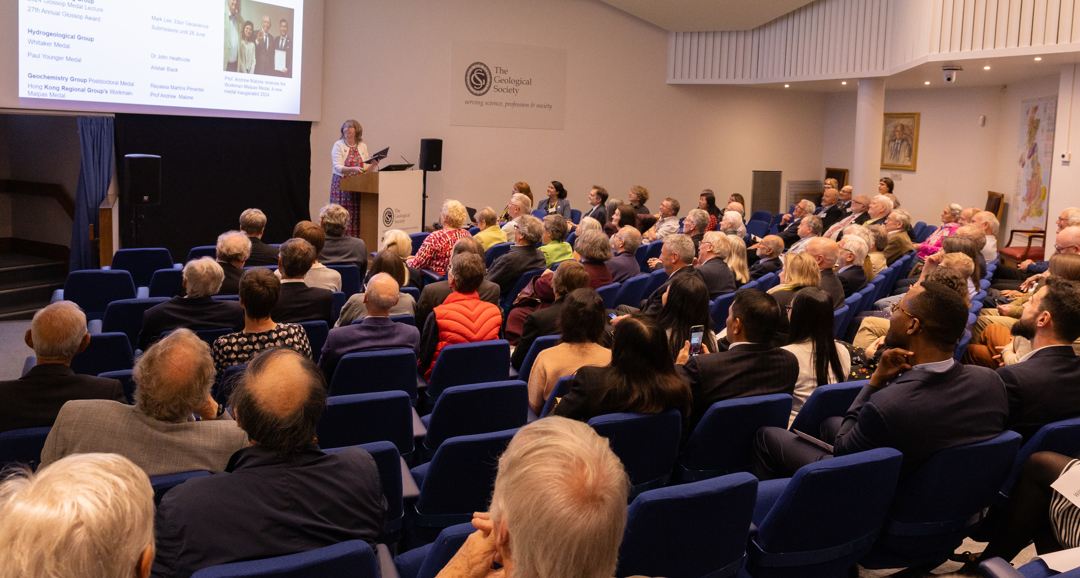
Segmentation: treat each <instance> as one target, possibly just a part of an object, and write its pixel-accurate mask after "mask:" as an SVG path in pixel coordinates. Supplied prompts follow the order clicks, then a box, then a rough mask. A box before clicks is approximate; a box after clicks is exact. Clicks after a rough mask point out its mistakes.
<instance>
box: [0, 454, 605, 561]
mask: <svg viewBox="0 0 1080 578" xmlns="http://www.w3.org/2000/svg"><path fill="white" fill-rule="evenodd" d="M616 462H618V460H617V459H616ZM624 483H625V482H624ZM153 561H154V489H153V488H152V487H150V480H149V479H147V477H146V474H144V473H143V472H142V470H140V469H139V467H138V466H136V465H135V464H133V463H131V460H128V459H127V458H124V457H123V456H118V455H113V454H83V455H77V456H70V457H67V458H64V459H62V460H60V461H58V462H56V463H54V464H52V465H50V466H48V467H45V468H40V469H38V471H37V472H36V473H33V472H31V471H30V470H29V469H26V468H24V469H20V470H15V471H13V472H10V475H9V476H8V477H7V478H6V479H4V481H3V483H0V568H3V569H4V570H3V572H4V575H5V576H13V577H14V576H19V577H31V576H64V577H65V578H103V577H117V578H119V577H124V578H127V577H135V578H147V577H148V576H150V565H151V564H152V563H153Z"/></svg>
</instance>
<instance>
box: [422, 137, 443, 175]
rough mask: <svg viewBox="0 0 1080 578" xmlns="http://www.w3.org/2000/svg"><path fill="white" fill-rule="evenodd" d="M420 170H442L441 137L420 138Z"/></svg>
mask: <svg viewBox="0 0 1080 578" xmlns="http://www.w3.org/2000/svg"><path fill="white" fill-rule="evenodd" d="M420 170H422V171H441V170H442V139H441V138H422V139H420Z"/></svg>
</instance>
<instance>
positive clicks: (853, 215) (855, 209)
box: [823, 187, 870, 241]
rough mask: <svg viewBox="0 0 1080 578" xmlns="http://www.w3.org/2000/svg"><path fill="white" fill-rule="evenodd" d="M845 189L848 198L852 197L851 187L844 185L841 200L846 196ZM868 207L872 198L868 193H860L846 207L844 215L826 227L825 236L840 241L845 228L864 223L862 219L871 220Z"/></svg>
mask: <svg viewBox="0 0 1080 578" xmlns="http://www.w3.org/2000/svg"><path fill="white" fill-rule="evenodd" d="M843 191H847V195H848V198H849V199H850V197H851V188H850V187H844V188H843V189H841V193H840V196H841V200H842V199H843V196H844V192H843ZM868 208H870V198H869V197H867V196H866V195H859V196H857V197H855V198H854V199H850V201H849V202H848V204H847V207H846V208H845V209H844V216H843V217H842V218H841V219H840V220H839V221H837V222H836V223H835V224H833V226H831V227H829V228H827V229H825V232H824V233H823V236H825V237H828V238H830V239H832V240H833V241H839V240H840V236H841V235H842V234H843V233H842V232H843V230H844V229H846V228H847V227H850V226H851V225H861V224H862V223H861V222H860V220H861V221H863V222H865V221H869V220H870V215H869V214H868V213H867V212H866V210H867V209H868Z"/></svg>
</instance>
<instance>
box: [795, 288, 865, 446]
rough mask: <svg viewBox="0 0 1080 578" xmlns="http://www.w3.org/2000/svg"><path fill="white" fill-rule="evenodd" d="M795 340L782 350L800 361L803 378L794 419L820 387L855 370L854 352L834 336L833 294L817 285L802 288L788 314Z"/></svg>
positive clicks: (798, 389) (796, 388) (800, 382)
mask: <svg viewBox="0 0 1080 578" xmlns="http://www.w3.org/2000/svg"><path fill="white" fill-rule="evenodd" d="M788 319H789V325H790V328H791V330H790V331H791V343H789V344H788V345H785V346H784V347H783V348H782V349H784V350H786V351H790V352H791V353H792V354H794V355H795V358H796V359H798V360H799V379H798V380H797V381H796V382H795V393H794V394H792V404H791V418H790V419H789V420H788V425H789V426H790V425H791V422H792V421H795V416H796V415H798V413H799V410H800V409H802V406H803V404H804V403H806V400H807V399H808V398H809V397H810V394H812V393H814V390H815V389H817V388H818V386H821V385H825V384H828V383H840V382H842V381H844V380H845V376H847V374H848V372H849V371H851V352H850V351H848V348H847V346H845V345H844V344H842V343H840V342H839V341H836V340H835V339H834V338H833V306H832V299H830V298H829V295H828V294H827V293H825V292H824V291H822V290H821V289H819V288H817V287H810V288H809V289H807V290H806V291H800V292H799V294H798V295H796V296H795V300H794V301H792V302H791V311H790V312H789V314H788Z"/></svg>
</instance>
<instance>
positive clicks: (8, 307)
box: [0, 253, 67, 321]
mask: <svg viewBox="0 0 1080 578" xmlns="http://www.w3.org/2000/svg"><path fill="white" fill-rule="evenodd" d="M66 277H67V263H64V262H62V261H54V260H51V259H46V258H42V257H34V256H30V255H21V254H18V253H3V254H0V321H8V320H14V319H31V318H33V316H34V312H35V311H37V310H38V309H41V308H42V307H44V306H46V305H48V304H49V299H50V298H51V297H52V294H53V291H55V290H56V289H63V288H64V279H65V278H66Z"/></svg>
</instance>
